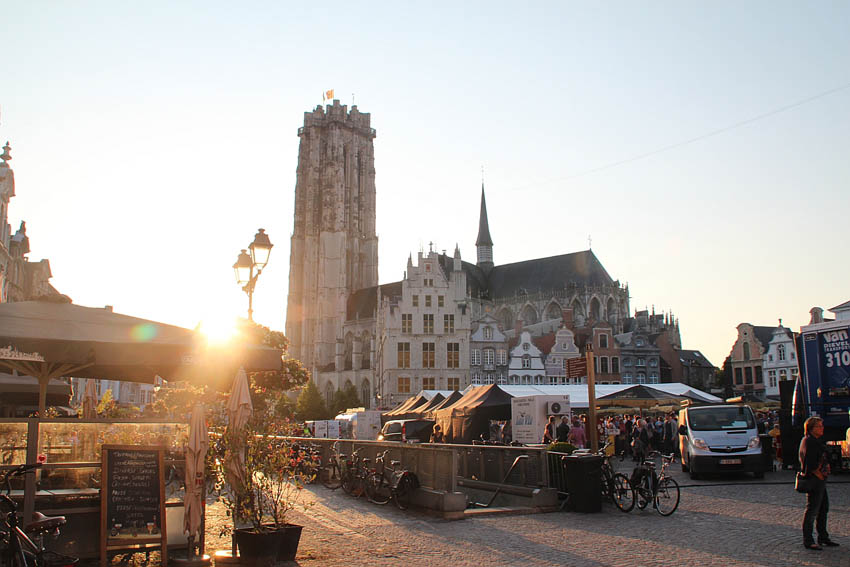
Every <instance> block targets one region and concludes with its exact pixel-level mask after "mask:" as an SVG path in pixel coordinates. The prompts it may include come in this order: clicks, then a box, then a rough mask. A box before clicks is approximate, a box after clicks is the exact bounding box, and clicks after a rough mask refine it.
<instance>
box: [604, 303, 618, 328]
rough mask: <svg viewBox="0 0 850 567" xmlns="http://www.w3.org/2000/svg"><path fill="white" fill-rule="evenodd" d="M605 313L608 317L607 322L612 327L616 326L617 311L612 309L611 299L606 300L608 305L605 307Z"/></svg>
mask: <svg viewBox="0 0 850 567" xmlns="http://www.w3.org/2000/svg"><path fill="white" fill-rule="evenodd" d="M605 311H606V313H607V315H608V322H609V323H611V324H612V325H616V324H617V311H616V308H615V307H614V300H613V299H612V298H610V297H609V298H608V303H607V304H606V306H605Z"/></svg>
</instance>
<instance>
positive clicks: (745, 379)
mask: <svg viewBox="0 0 850 567" xmlns="http://www.w3.org/2000/svg"><path fill="white" fill-rule="evenodd" d="M737 329H738V338H737V340H736V341H735V344H734V345H732V352H731V353H730V354H729V356H730V363H731V366H732V387H733V388H734V389H735V393H736V394H742V393H744V392H762V393H764V390H765V387H764V372H763V370H762V368H763V366H762V365H763V363H764V356H765V354H766V353H767V351H768V348H769V345H770V341H771V340H772V339H773V331H774V330H775V329H776V327H762V326H757V325H751V324H750V323H741V324H739V325H738V327H737Z"/></svg>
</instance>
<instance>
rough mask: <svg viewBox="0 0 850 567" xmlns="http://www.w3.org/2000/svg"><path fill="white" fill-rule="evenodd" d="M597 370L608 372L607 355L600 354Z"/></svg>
mask: <svg viewBox="0 0 850 567" xmlns="http://www.w3.org/2000/svg"><path fill="white" fill-rule="evenodd" d="M599 372H600V373H601V374H608V357H607V356H602V357H600V358H599Z"/></svg>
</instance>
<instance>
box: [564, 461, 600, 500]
mask: <svg viewBox="0 0 850 567" xmlns="http://www.w3.org/2000/svg"><path fill="white" fill-rule="evenodd" d="M564 461H565V464H566V477H567V478H566V480H567V490H568V491H569V493H570V508H571V509H572V510H574V511H576V512H585V513H587V512H599V511H600V510H602V457H598V456H596V455H570V456H569V457H566V458H565V459H564Z"/></svg>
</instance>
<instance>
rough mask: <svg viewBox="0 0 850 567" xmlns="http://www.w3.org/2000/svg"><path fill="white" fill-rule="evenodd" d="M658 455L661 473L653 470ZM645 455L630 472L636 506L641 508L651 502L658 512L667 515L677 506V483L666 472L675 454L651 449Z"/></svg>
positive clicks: (674, 458)
mask: <svg viewBox="0 0 850 567" xmlns="http://www.w3.org/2000/svg"><path fill="white" fill-rule="evenodd" d="M658 456H660V457H661V474H656V472H655V460H654V459H655V458H656V457H658ZM647 457H648V458H647V459H646V460H644V461H643V462H641V463H640V464H639V465H638V466H637V467H635V469H634V471H633V472H632V486H634V489H635V493H636V500H637V506H638V508H640V509H641V510H643V509H644V508H646V507H647V506H648V505H649V503H650V502H652V503H653V507H654V508H655V509H656V510H657V511H658V513H659V514H661V515H662V516H669V515H670V514H672V513H673V512H675V511H676V508H678V507H679V484H678V483H677V482H676V481H675V480H674V479H673V478H671V477H670V476H669V475H668V474H667V469H668V468H669V467H670V465H671V464H673V463H674V462H675V460H676V456H675V455H672V454H671V455H662V454H661V453H659V452H658V451H652V452H650V453H649V455H647Z"/></svg>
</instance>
